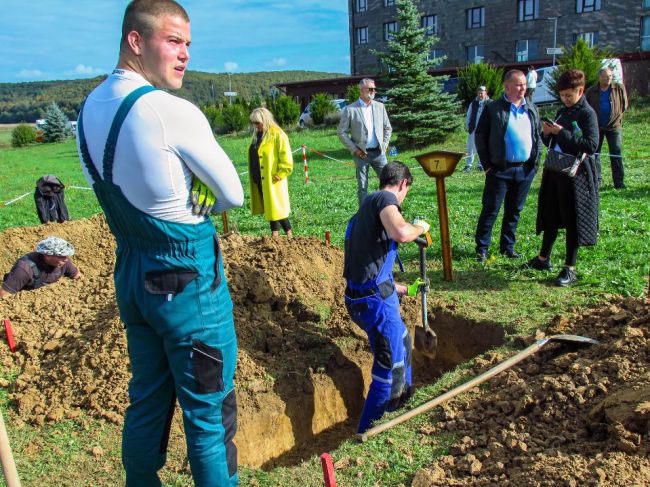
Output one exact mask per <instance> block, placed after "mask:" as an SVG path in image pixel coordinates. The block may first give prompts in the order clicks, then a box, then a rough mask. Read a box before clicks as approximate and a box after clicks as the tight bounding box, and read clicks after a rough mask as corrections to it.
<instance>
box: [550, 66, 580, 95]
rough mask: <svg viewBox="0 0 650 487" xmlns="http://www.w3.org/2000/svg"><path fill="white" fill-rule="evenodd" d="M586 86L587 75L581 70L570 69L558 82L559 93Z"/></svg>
mask: <svg viewBox="0 0 650 487" xmlns="http://www.w3.org/2000/svg"><path fill="white" fill-rule="evenodd" d="M581 86H582V87H584V86H585V73H583V72H582V71H580V70H579V69H569V70H567V71H565V72H564V73H562V74H561V75H560V77H559V78H558V80H557V91H563V90H574V89H576V88H579V87H581Z"/></svg>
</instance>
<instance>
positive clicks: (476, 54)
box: [348, 0, 650, 75]
mask: <svg viewBox="0 0 650 487" xmlns="http://www.w3.org/2000/svg"><path fill="white" fill-rule="evenodd" d="M395 4H396V2H395V0H348V9H349V17H350V72H351V74H352V75H362V74H376V73H381V72H383V71H385V69H384V67H383V66H382V65H381V62H380V61H379V60H378V59H377V57H376V56H375V55H373V54H372V53H371V50H378V51H383V50H385V49H387V47H388V40H389V39H390V36H391V34H392V33H393V32H395V31H397V30H398V29H399V25H398V24H397V8H396V5H395ZM416 4H417V6H418V9H419V11H420V13H421V25H422V26H423V27H424V28H426V29H427V31H428V32H429V33H430V34H431V35H436V36H437V37H438V39H439V40H438V42H437V43H436V44H435V45H434V46H433V48H432V52H431V57H432V58H441V59H444V60H443V61H442V63H441V64H439V65H438V67H442V68H445V67H446V68H451V67H462V66H465V65H467V64H469V63H475V62H480V61H484V62H488V63H491V64H497V65H506V64H512V63H517V62H522V63H523V62H530V63H531V64H536V65H537V64H550V62H551V61H552V58H553V56H552V54H548V53H547V48H553V47H557V48H559V47H561V46H571V45H573V44H575V42H576V40H577V39H578V38H583V39H585V41H586V42H587V43H588V44H590V45H598V46H601V47H603V46H609V47H611V48H612V49H613V50H614V52H615V54H616V55H622V54H633V53H640V52H648V51H650V0H618V1H616V0H482V1H479V0H420V1H417V2H416Z"/></svg>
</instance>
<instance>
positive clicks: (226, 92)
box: [223, 91, 237, 96]
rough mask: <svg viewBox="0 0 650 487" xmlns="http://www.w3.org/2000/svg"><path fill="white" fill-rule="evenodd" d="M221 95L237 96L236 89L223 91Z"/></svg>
mask: <svg viewBox="0 0 650 487" xmlns="http://www.w3.org/2000/svg"><path fill="white" fill-rule="evenodd" d="M223 96H237V92H236V91H224V92H223Z"/></svg>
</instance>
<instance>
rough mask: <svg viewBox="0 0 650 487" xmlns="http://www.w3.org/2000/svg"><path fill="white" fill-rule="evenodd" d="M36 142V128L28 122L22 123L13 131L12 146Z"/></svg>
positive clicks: (22, 145)
mask: <svg viewBox="0 0 650 487" xmlns="http://www.w3.org/2000/svg"><path fill="white" fill-rule="evenodd" d="M33 142H36V129H35V128H34V127H32V126H31V125H27V124H26V123H21V124H20V125H18V126H17V127H16V128H14V129H13V130H12V132H11V146H12V147H25V146H26V145H29V144H31V143H33Z"/></svg>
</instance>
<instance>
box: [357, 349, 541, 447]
mask: <svg viewBox="0 0 650 487" xmlns="http://www.w3.org/2000/svg"><path fill="white" fill-rule="evenodd" d="M549 341H550V339H548V338H543V339H541V340H537V341H536V342H535V343H533V344H532V345H530V346H529V347H527V348H525V349H523V350H522V351H521V352H519V353H517V354H516V355H513V356H512V357H510V358H509V359H508V360H506V361H504V362H501V363H500V364H499V365H497V366H495V367H492V368H491V369H490V370H487V371H485V372H483V373H482V374H481V375H479V376H476V377H474V378H473V379H472V380H470V381H468V382H465V383H464V384H461V385H459V386H458V387H456V388H454V389H452V390H451V391H447V392H445V393H444V394H443V395H442V396H438V397H436V398H435V399H432V400H431V401H428V402H425V403H424V404H422V405H420V406H418V407H416V408H415V409H412V410H411V411H408V412H406V413H404V414H402V415H401V416H398V417H396V418H393V419H391V420H390V421H387V422H385V423H382V424H380V425H379V426H375V427H374V428H370V429H369V430H368V431H366V432H365V433H360V434H358V435H357V436H358V437H359V439H360V440H361V441H366V440H367V439H368V438H370V437H371V436H375V435H377V434H379V433H381V432H382V431H386V430H387V429H390V428H392V427H393V426H397V425H398V424H401V423H404V422H405V421H408V420H409V419H411V418H412V417H414V416H417V415H418V414H422V413H424V412H427V411H429V410H430V409H433V408H434V407H436V406H438V405H440V404H442V403H444V402H446V401H448V400H449V399H451V398H452V397H455V396H457V395H458V394H461V393H463V392H465V391H467V390H469V389H471V388H473V387H476V386H477V385H479V384H481V383H482V382H485V381H486V380H488V379H491V378H492V377H494V376H495V375H497V374H498V373H499V372H503V371H504V370H506V369H509V368H510V367H512V366H513V365H515V364H518V363H519V362H521V361H522V360H524V359H525V358H527V357H529V356H531V355H533V354H534V353H535V352H537V351H538V350H539V349H540V348H542V347H543V346H544V345H546V344H547V343H548V342H549Z"/></svg>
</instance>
